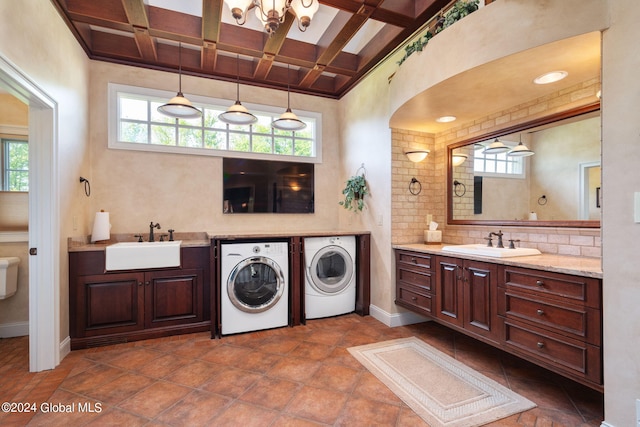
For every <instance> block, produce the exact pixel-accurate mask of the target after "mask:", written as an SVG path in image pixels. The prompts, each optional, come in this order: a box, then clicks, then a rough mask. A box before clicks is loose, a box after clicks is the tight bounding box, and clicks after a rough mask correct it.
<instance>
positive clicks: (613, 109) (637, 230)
mask: <svg viewBox="0 0 640 427" xmlns="http://www.w3.org/2000/svg"><path fill="white" fill-rule="evenodd" d="M609 7H610V16H611V26H610V28H609V29H608V30H606V31H605V32H604V35H603V48H602V54H603V67H602V77H603V79H602V138H603V144H602V188H603V197H604V199H603V207H602V247H603V258H602V260H603V267H602V269H603V271H604V292H603V294H604V295H603V297H604V331H603V333H604V343H603V347H604V383H605V386H604V398H605V421H606V422H607V423H608V424H610V425H613V426H618V427H626V426H635V425H636V419H635V406H634V405H635V399H638V398H640V283H639V278H640V264H639V263H638V253H639V252H640V224H638V223H635V222H634V219H633V213H634V209H633V197H634V196H633V194H634V192H637V191H640V173H638V165H639V164H640V80H639V79H638V70H640V51H639V50H638V47H637V41H638V40H639V39H640V26H638V22H640V4H638V2H637V0H615V1H610V2H609Z"/></svg>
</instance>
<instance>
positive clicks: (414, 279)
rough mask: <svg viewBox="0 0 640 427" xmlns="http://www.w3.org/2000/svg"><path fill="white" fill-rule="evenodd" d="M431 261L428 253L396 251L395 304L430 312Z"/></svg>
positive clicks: (431, 293) (419, 311)
mask: <svg viewBox="0 0 640 427" xmlns="http://www.w3.org/2000/svg"><path fill="white" fill-rule="evenodd" d="M432 261H433V258H432V257H431V256H430V255H428V254H420V253H415V252H409V251H401V250H397V251H396V301H395V302H396V304H397V305H399V306H402V307H405V308H408V309H410V310H412V311H415V312H417V313H420V314H424V315H431V314H432V312H433V292H432V287H431V286H432V274H433V272H432V270H431V263H432Z"/></svg>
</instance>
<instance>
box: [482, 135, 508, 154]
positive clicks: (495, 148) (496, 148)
mask: <svg viewBox="0 0 640 427" xmlns="http://www.w3.org/2000/svg"><path fill="white" fill-rule="evenodd" d="M507 151H509V147H507V146H506V145H504V144H503V143H502V142H501V141H498V138H496V139H495V141H493V142H492V143H491V144H489V146H488V147H487V148H485V149H484V151H483V152H482V154H500V153H504V152H507Z"/></svg>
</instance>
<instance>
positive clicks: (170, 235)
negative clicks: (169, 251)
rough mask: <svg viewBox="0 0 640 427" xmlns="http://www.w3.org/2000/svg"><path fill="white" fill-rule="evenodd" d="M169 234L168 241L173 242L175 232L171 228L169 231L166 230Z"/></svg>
mask: <svg viewBox="0 0 640 427" xmlns="http://www.w3.org/2000/svg"><path fill="white" fill-rule="evenodd" d="M167 231H168V232H169V241H170V242H173V232H174V231H176V230H174V229H173V228H170V229H169V230H167Z"/></svg>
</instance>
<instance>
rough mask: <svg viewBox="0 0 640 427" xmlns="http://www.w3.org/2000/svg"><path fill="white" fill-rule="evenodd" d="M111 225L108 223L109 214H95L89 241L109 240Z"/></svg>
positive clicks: (102, 212)
mask: <svg viewBox="0 0 640 427" xmlns="http://www.w3.org/2000/svg"><path fill="white" fill-rule="evenodd" d="M110 231H111V223H110V222H109V212H104V211H101V212H96V217H95V219H94V220H93V232H92V233H91V241H92V242H97V241H99V240H109V239H110V238H111V234H110Z"/></svg>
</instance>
